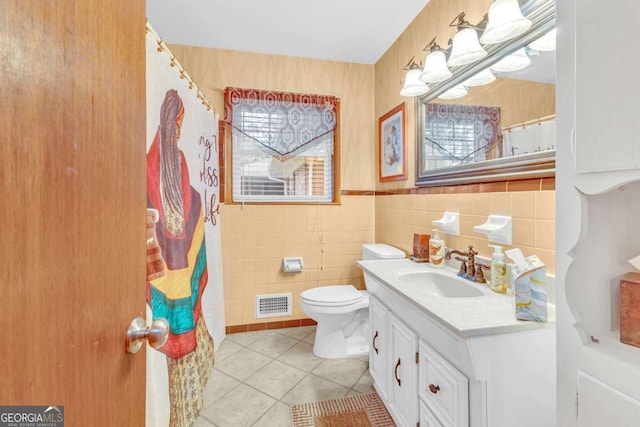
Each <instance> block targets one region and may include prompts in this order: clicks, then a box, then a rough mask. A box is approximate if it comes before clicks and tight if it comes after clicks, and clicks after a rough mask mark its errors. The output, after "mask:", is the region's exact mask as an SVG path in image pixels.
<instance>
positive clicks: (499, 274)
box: [489, 245, 507, 294]
mask: <svg viewBox="0 0 640 427" xmlns="http://www.w3.org/2000/svg"><path fill="white" fill-rule="evenodd" d="M489 247H491V248H493V254H492V255H491V290H492V291H494V292H498V293H500V294H504V293H506V292H507V264H506V263H505V262H504V253H503V252H502V246H498V245H489Z"/></svg>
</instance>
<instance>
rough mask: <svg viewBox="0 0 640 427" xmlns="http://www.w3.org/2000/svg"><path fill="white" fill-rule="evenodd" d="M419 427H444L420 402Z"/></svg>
mask: <svg viewBox="0 0 640 427" xmlns="http://www.w3.org/2000/svg"><path fill="white" fill-rule="evenodd" d="M420 427H444V425H442V424H440V421H438V419H437V418H436V416H435V415H433V413H432V412H431V411H430V410H429V408H428V407H427V405H426V404H425V403H424V402H423V401H422V400H421V401H420Z"/></svg>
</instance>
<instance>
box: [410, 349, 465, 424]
mask: <svg viewBox="0 0 640 427" xmlns="http://www.w3.org/2000/svg"><path fill="white" fill-rule="evenodd" d="M419 348H420V364H419V366H420V380H419V395H420V399H421V400H422V401H424V403H425V404H426V405H427V406H428V408H429V409H431V412H433V414H434V415H436V416H437V418H438V420H439V421H440V423H441V424H442V425H443V426H445V427H468V426H469V380H468V379H467V377H465V376H464V375H463V374H462V373H461V372H460V371H458V370H457V369H456V368H455V367H454V366H453V365H451V364H450V363H449V362H447V360H446V359H444V358H443V357H442V356H440V355H439V354H438V353H437V352H436V351H435V350H434V349H433V348H431V346H429V345H428V344H427V343H425V342H424V341H422V340H420V344H419Z"/></svg>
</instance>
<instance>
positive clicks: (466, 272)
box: [444, 246, 489, 283]
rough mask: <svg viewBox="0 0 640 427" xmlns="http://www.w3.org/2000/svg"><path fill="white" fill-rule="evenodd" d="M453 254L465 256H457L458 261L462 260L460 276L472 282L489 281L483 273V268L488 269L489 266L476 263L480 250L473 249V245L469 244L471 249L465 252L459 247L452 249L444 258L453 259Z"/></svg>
mask: <svg viewBox="0 0 640 427" xmlns="http://www.w3.org/2000/svg"><path fill="white" fill-rule="evenodd" d="M451 255H462V256H463V257H464V258H460V257H456V258H455V259H457V260H458V261H461V263H460V271H458V276H460V277H464V278H465V279H468V280H471V281H472V282H478V283H487V282H486V280H485V279H484V275H483V274H482V269H483V268H484V269H487V268H489V267H488V266H486V265H482V264H480V263H476V255H478V252H476V251H474V250H473V246H469V249H467V250H466V251H465V252H462V251H459V250H457V249H453V250H450V251H448V252H447V253H446V254H445V256H444V259H451Z"/></svg>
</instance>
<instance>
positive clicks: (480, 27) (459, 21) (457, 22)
mask: <svg viewBox="0 0 640 427" xmlns="http://www.w3.org/2000/svg"><path fill="white" fill-rule="evenodd" d="M465 16H466V15H465V13H464V12H460V13H459V14H458V16H456V17H455V18H453V21H451V22H450V23H449V26H450V27H457V28H458V31H459V30H460V29H462V28H473V29H474V30H476V31H484V29H485V27H486V26H487V22H488V21H489V15H488V14H486V13H485V14H484V16H483V17H482V20H481V21H480V22H478V24H476V25H473V24H471V23H470V22H469V21H467V20H466V19H464V17H465Z"/></svg>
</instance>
